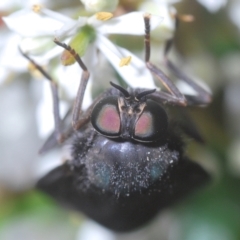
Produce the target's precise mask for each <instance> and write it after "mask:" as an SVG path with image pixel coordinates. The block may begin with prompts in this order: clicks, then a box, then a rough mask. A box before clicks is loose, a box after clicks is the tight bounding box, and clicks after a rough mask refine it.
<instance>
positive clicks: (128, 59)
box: [119, 56, 132, 67]
mask: <svg viewBox="0 0 240 240" xmlns="http://www.w3.org/2000/svg"><path fill="white" fill-rule="evenodd" d="M131 60H132V57H131V56H128V57H125V58H122V59H121V60H120V63H119V67H123V66H127V65H129V63H130V62H131Z"/></svg>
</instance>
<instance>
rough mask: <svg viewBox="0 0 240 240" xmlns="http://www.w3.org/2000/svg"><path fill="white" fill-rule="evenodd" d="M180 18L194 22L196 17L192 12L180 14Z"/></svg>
mask: <svg viewBox="0 0 240 240" xmlns="http://www.w3.org/2000/svg"><path fill="white" fill-rule="evenodd" d="M178 17H179V19H180V20H182V21H183V22H193V21H194V20H195V17H194V16H193V15H190V14H183V15H179V16H178Z"/></svg>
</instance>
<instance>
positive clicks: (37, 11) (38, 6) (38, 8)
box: [32, 4, 42, 13]
mask: <svg viewBox="0 0 240 240" xmlns="http://www.w3.org/2000/svg"><path fill="white" fill-rule="evenodd" d="M32 10H33V11H34V12H35V13H40V12H41V10H42V6H41V5H39V4H34V5H33V6H32Z"/></svg>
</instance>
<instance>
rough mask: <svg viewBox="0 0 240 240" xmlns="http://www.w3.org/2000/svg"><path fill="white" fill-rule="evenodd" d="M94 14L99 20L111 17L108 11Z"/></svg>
mask: <svg viewBox="0 0 240 240" xmlns="http://www.w3.org/2000/svg"><path fill="white" fill-rule="evenodd" d="M95 16H96V18H97V19H98V20H100V21H107V20H109V19H111V18H112V17H113V14H112V13H110V12H98V13H96V14H95Z"/></svg>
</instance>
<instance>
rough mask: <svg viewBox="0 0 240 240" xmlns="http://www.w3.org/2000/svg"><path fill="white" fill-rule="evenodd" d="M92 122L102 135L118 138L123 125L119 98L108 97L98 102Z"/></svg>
mask: <svg viewBox="0 0 240 240" xmlns="http://www.w3.org/2000/svg"><path fill="white" fill-rule="evenodd" d="M91 122H92V125H93V127H94V128H95V129H96V131H98V132H99V133H101V134H102V135H104V136H107V137H118V136H119V132H120V125H121V124H120V115H119V111H118V100H117V98H116V97H108V98H105V99H103V100H101V101H100V102H98V103H97V104H96V105H95V107H94V109H93V111H92V115H91Z"/></svg>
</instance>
